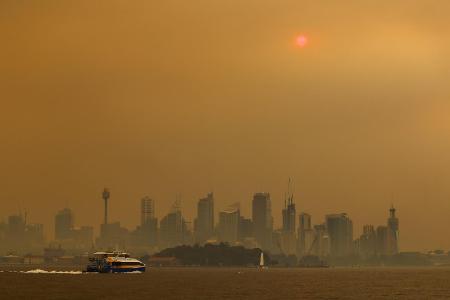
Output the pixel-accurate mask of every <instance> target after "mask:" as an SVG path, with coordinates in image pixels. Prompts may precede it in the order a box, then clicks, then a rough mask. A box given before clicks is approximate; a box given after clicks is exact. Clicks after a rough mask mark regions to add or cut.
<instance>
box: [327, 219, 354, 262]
mask: <svg viewBox="0 0 450 300" xmlns="http://www.w3.org/2000/svg"><path fill="white" fill-rule="evenodd" d="M326 228H327V231H328V236H329V239H330V255H331V256H334V257H344V256H349V255H351V254H352V252H353V222H352V221H351V220H350V218H349V217H348V215H347V214H345V213H342V214H330V215H326Z"/></svg>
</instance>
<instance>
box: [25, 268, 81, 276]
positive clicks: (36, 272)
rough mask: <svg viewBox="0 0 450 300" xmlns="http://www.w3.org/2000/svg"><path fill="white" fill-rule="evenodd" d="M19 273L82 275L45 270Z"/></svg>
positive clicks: (77, 272) (78, 272)
mask: <svg viewBox="0 0 450 300" xmlns="http://www.w3.org/2000/svg"><path fill="white" fill-rule="evenodd" d="M21 273H26V274H73V275H78V274H82V272H81V271H46V270H41V269H35V270H30V271H22V272H21Z"/></svg>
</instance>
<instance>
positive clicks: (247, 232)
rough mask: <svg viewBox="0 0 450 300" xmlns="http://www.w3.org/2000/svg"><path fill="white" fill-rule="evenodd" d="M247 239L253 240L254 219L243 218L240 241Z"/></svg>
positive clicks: (240, 227) (240, 223)
mask: <svg viewBox="0 0 450 300" xmlns="http://www.w3.org/2000/svg"><path fill="white" fill-rule="evenodd" d="M247 238H253V222H252V219H250V218H245V217H243V216H241V220H240V222H239V240H241V241H242V240H244V239H247Z"/></svg>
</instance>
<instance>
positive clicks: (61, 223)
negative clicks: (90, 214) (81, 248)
mask: <svg viewBox="0 0 450 300" xmlns="http://www.w3.org/2000/svg"><path fill="white" fill-rule="evenodd" d="M73 227H74V216H73V213H72V210H71V209H70V208H64V209H62V210H60V211H59V212H58V213H57V214H56V216H55V239H56V240H66V239H71V238H73V236H72V230H73Z"/></svg>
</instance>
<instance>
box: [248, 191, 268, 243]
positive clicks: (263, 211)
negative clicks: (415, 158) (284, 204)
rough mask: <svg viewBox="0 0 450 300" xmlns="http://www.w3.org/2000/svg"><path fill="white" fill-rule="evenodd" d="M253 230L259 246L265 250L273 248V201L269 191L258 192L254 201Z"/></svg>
mask: <svg viewBox="0 0 450 300" xmlns="http://www.w3.org/2000/svg"><path fill="white" fill-rule="evenodd" d="M252 220H253V232H254V235H255V238H256V241H257V242H258V244H259V246H260V247H261V248H262V249H264V250H270V249H271V248H272V246H273V245H272V232H273V218H272V203H271V201H270V194H269V193H256V194H254V196H253V202H252Z"/></svg>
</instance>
